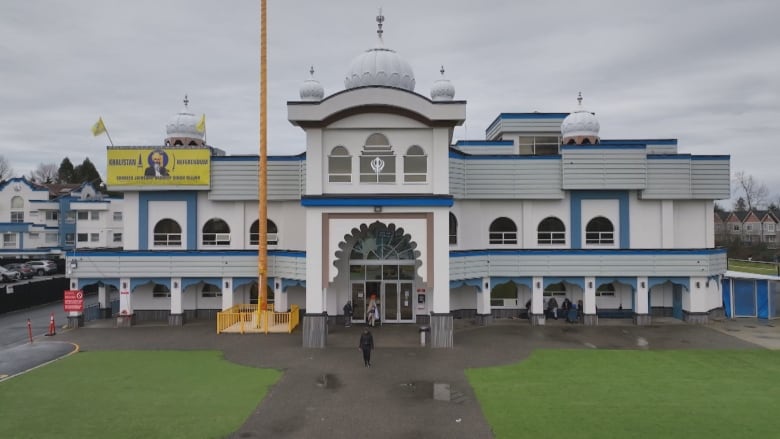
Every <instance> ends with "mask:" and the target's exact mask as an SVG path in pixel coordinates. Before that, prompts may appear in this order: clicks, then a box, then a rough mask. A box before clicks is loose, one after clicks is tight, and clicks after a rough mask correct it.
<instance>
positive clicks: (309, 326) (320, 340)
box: [303, 313, 328, 349]
mask: <svg viewBox="0 0 780 439" xmlns="http://www.w3.org/2000/svg"><path fill="white" fill-rule="evenodd" d="M327 343H328V314H327V313H321V314H304V316H303V347H304V348H317V349H322V348H324V347H325V346H326V345H327Z"/></svg>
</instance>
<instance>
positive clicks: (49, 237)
mask: <svg viewBox="0 0 780 439" xmlns="http://www.w3.org/2000/svg"><path fill="white" fill-rule="evenodd" d="M58 240H59V235H57V234H56V233H47V234H46V243H48V244H56V243H57V241H58Z"/></svg>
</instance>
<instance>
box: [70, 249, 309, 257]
mask: <svg viewBox="0 0 780 439" xmlns="http://www.w3.org/2000/svg"><path fill="white" fill-rule="evenodd" d="M77 254H78V257H89V256H111V257H115V256H128V257H136V256H138V257H148V256H161V257H171V256H183V257H195V258H199V257H211V256H257V250H221V251H220V250H211V251H209V250H192V251H187V250H172V251H164V250H163V251H156V250H128V251H115V250H109V251H105V250H86V249H84V250H82V249H79V250H78V253H77ZM268 256H284V257H291V258H305V257H306V252H305V251H296V250H269V251H268Z"/></svg>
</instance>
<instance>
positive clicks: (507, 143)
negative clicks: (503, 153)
mask: <svg viewBox="0 0 780 439" xmlns="http://www.w3.org/2000/svg"><path fill="white" fill-rule="evenodd" d="M514 144H515V142H513V141H511V140H458V141H457V142H456V143H455V145H456V146H514Z"/></svg>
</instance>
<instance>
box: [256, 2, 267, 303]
mask: <svg viewBox="0 0 780 439" xmlns="http://www.w3.org/2000/svg"><path fill="white" fill-rule="evenodd" d="M266 15H267V14H266V0H260V163H259V164H258V168H259V175H258V179H257V193H258V203H257V204H258V208H257V217H258V226H259V230H258V232H259V236H258V243H257V273H258V277H257V292H258V296H259V297H258V302H259V303H260V309H261V310H266V309H267V308H268V292H267V280H266V279H267V274H268V206H267V202H268V196H267V185H266V183H267V181H268V163H267V161H268V157H267V151H268V114H267V111H268V93H267V91H268V67H267V63H268V34H267V32H266V29H267V27H266Z"/></svg>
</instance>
